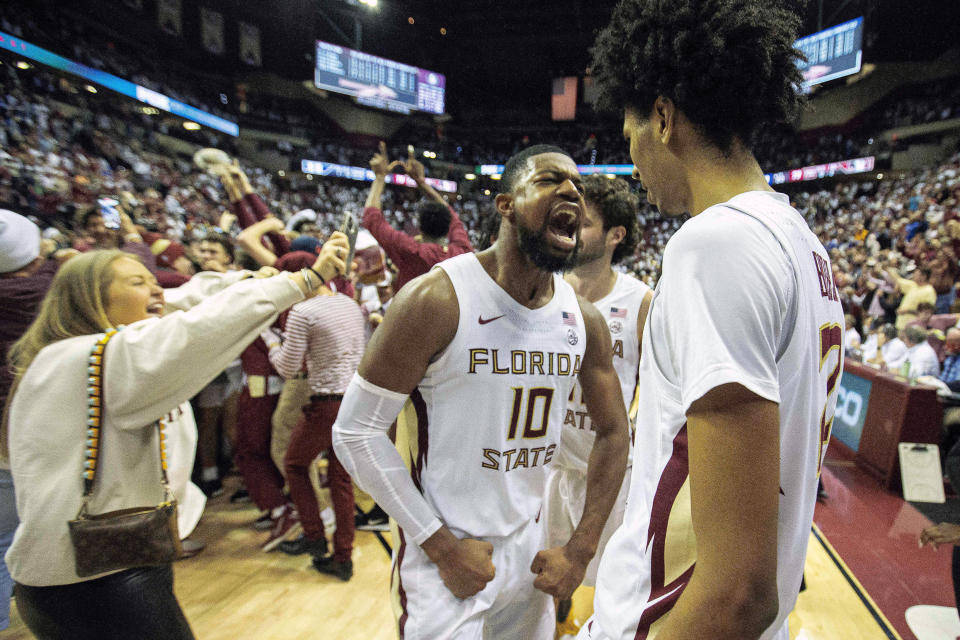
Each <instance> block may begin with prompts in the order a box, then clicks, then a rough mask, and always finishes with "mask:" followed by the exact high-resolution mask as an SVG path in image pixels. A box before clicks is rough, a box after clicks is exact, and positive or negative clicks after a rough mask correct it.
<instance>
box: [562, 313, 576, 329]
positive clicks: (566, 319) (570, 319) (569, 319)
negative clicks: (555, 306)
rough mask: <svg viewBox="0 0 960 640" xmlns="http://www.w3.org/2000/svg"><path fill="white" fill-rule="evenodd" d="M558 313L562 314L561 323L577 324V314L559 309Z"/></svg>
mask: <svg viewBox="0 0 960 640" xmlns="http://www.w3.org/2000/svg"><path fill="white" fill-rule="evenodd" d="M560 315H561V316H563V324H569V325H571V326H574V327H575V326H577V316H575V315H573V314H572V313H568V312H566V311H561V312H560Z"/></svg>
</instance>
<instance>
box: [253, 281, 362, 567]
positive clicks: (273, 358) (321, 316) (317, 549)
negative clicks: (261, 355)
mask: <svg viewBox="0 0 960 640" xmlns="http://www.w3.org/2000/svg"><path fill="white" fill-rule="evenodd" d="M261 337H262V338H263V340H264V342H266V343H267V346H268V347H269V355H270V362H271V364H273V366H274V368H275V369H276V370H277V371H278V372H279V373H280V375H281V376H283V377H284V378H292V377H294V376H296V374H297V373H298V372H299V371H300V369H301V366H302V363H303V362H304V361H306V364H307V379H308V382H309V384H310V391H311V392H312V394H313V395H311V396H310V404H308V405H307V406H305V407H304V408H303V414H302V415H301V417H300V421H299V422H298V423H297V426H296V427H294V430H293V435H292V436H291V439H290V444H289V446H288V448H287V453H286V455H285V457H284V469H285V470H286V475H287V484H288V485H289V487H290V497H291V498H292V499H293V503H294V505H295V506H296V508H297V512H298V515H299V520H300V524H301V525H302V527H303V534H302V535H301V536H300V537H299V538H297V539H295V540H284V541H281V542H280V543H279V546H280V549H281V550H282V551H284V552H286V553H289V554H292V555H297V554H301V553H309V554H310V555H312V556H313V566H314V567H315V568H316V569H317V570H318V571H320V572H321V573H326V574H330V575H333V576H336V577H338V578H340V579H341V580H344V581H346V580H349V579H350V578H351V577H352V575H353V562H352V560H351V553H352V551H353V534H354V522H353V511H354V501H353V482H352V480H351V479H350V476H349V474H347V472H346V471H345V470H344V468H343V467H342V466H341V464H340V461H339V460H338V459H337V456H336V455H335V454H334V452H333V449H332V447H331V444H332V440H331V438H332V427H333V422H334V420H335V419H336V417H337V412H338V411H339V410H340V401H341V400H342V399H343V392H344V391H345V390H346V388H347V385H348V384H349V382H350V379H351V378H352V376H353V373H354V371H356V369H357V366H358V365H359V364H360V358H361V356H362V355H363V348H364V344H365V340H364V319H363V314H362V313H361V311H360V307H359V306H358V305H357V303H356V302H354V301H353V300H352V299H351V298H349V297H347V296H345V295H343V294H342V293H334V292H333V291H332V290H331V289H329V288H328V287H326V286H324V287H323V288H322V289H321V292H320V293H319V294H318V295H317V296H316V297H315V298H311V299H310V300H307V301H305V302H303V303H300V304H297V305H295V306H294V307H293V309H292V310H291V311H290V315H289V317H288V318H287V325H286V330H285V331H284V336H283V339H282V340H281V339H280V338H279V336H278V335H277V334H276V333H274V332H273V331H265V332H264V333H263V334H261ZM324 451H326V452H327V460H328V462H329V467H328V469H327V479H328V482H329V486H330V498H331V501H332V502H333V512H334V514H335V516H336V519H337V530H336V533H335V534H334V536H333V555H332V556H331V557H329V558H328V557H325V555H326V551H327V540H326V537H325V535H324V528H323V521H322V520H321V518H320V510H319V509H318V507H317V497H316V495H315V494H314V491H313V486H312V485H311V484H310V477H309V474H308V469H309V468H310V465H311V464H312V463H313V461H314V460H315V459H316V457H317V456H318V455H319V454H320V453H322V452H324ZM282 535H285V536H289V535H292V532H291V531H290V530H287V531H286V532H284V533H283V534H282Z"/></svg>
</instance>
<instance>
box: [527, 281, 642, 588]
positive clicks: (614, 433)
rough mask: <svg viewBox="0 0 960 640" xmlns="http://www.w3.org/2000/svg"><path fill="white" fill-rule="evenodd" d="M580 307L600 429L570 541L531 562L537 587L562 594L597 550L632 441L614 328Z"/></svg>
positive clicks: (588, 394) (587, 376) (589, 394)
mask: <svg viewBox="0 0 960 640" xmlns="http://www.w3.org/2000/svg"><path fill="white" fill-rule="evenodd" d="M580 310H581V311H582V312H583V318H584V323H585V324H586V333H587V346H586V351H585V352H584V356H583V365H582V367H581V368H580V376H579V381H580V386H581V388H582V389H583V397H584V401H585V402H586V404H587V410H588V411H589V413H590V417H591V419H592V420H593V425H594V428H595V431H596V440H595V441H594V445H593V451H592V452H591V453H590V460H589V465H588V467H587V493H586V500H585V504H584V509H583V516H582V517H581V518H580V523H579V524H578V525H577V528H576V530H574V532H573V535H572V536H571V537H570V540H569V542H567V544H566V545H564V546H563V547H558V548H555V549H546V550H544V551H541V552H540V553H538V554H537V555H536V557H535V558H534V560H533V564H532V565H531V567H530V570H531V571H533V572H534V573H536V574H538V575H537V578H536V579H535V580H534V583H533V585H534V587H536V588H537V589H540V590H541V591H544V592H546V593H549V594H550V595H553V596H555V597H557V598H560V599H561V600H562V599H566V598H569V597H570V596H571V595H572V594H573V591H574V589H576V588H577V586H579V584H580V582H581V581H582V580H583V575H584V573H585V572H586V569H587V565H588V564H589V563H590V560H591V559H592V558H593V556H594V554H595V553H596V552H597V544H598V543H599V541H600V534H601V533H602V531H603V526H604V524H606V522H607V517H608V516H609V515H610V510H611V509H612V508H613V504H614V502H615V501H616V498H617V494H618V493H619V491H620V485H621V483H622V482H623V474H624V471H625V469H626V466H627V450H628V448H629V446H630V442H629V438H628V435H627V434H628V422H627V413H626V409H625V408H624V406H623V397H622V396H621V391H620V381H619V379H618V378H617V373H616V370H615V369H614V368H613V364H612V362H613V346H612V344H611V342H610V332H609V331H608V330H607V326H606V323H605V322H604V321H603V317H602V316H601V315H600V312H598V311H597V309H596V307H594V306H593V305H592V304H590V303H589V302H587V301H586V300H584V299H583V298H580Z"/></svg>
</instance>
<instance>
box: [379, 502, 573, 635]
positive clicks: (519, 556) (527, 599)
mask: <svg viewBox="0 0 960 640" xmlns="http://www.w3.org/2000/svg"><path fill="white" fill-rule="evenodd" d="M541 522H542V521H541ZM398 533H399V535H398V540H399V542H400V544H398V545H396V546H395V547H394V554H393V572H392V574H391V591H393V592H394V595H395V597H398V598H399V607H398V608H397V609H396V610H395V613H397V615H398V620H397V627H398V631H399V638H400V640H454V639H455V640H500V639H503V640H515V639H516V638H523V639H524V640H552V639H553V631H554V627H555V626H556V622H555V620H554V618H555V614H554V607H553V599H552V598H551V597H550V596H549V595H547V594H546V593H543V592H542V591H537V590H536V589H534V588H533V580H534V578H535V577H536V576H534V574H533V573H532V572H531V571H530V565H531V564H532V563H533V558H534V556H535V555H536V554H537V552H538V551H540V550H542V549H543V548H544V547H543V527H542V526H541V524H540V523H538V522H537V521H535V520H531V521H530V522H528V523H527V524H526V525H524V526H523V527H522V528H520V529H519V530H518V531H517V532H515V533H513V534H511V535H509V536H498V537H489V538H480V539H481V540H486V541H487V542H490V543H491V544H493V566H494V567H495V568H496V576H495V577H494V579H493V580H491V581H490V582H488V583H487V586H486V587H485V588H484V589H483V591H481V592H480V593H478V594H476V595H474V596H471V597H469V598H465V599H463V600H461V599H459V598H457V597H456V596H454V595H453V594H452V593H450V590H449V589H447V587H446V585H445V584H443V581H442V580H441V579H440V572H439V571H437V566H436V565H435V564H433V562H431V561H430V559H429V558H427V555H426V554H425V553H424V552H423V551H422V550H421V549H420V547H419V546H417V545H412V544H408V543H407V541H406V539H405V538H404V535H403V532H402V531H399V532H398ZM454 535H456V536H457V537H458V538H463V537H465V536H464V535H463V534H462V533H461V532H459V531H454ZM398 567H399V579H398V578H397V575H398Z"/></svg>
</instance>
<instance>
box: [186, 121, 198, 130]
mask: <svg viewBox="0 0 960 640" xmlns="http://www.w3.org/2000/svg"><path fill="white" fill-rule="evenodd" d="M183 128H184V129H186V130H187V131H196V130H197V129H199V128H200V125H198V124H197V123H196V122H192V121H190V120H187V121H186V122H184V123H183Z"/></svg>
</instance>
